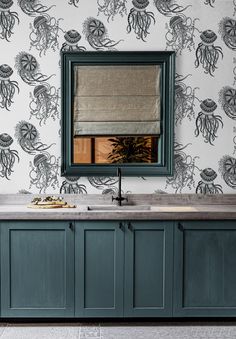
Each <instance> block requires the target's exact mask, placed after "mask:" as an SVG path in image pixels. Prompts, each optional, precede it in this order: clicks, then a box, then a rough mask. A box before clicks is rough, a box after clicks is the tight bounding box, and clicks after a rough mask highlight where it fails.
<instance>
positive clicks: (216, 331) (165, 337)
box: [101, 324, 236, 339]
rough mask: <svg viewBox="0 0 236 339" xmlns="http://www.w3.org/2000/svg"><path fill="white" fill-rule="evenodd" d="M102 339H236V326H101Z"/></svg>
mask: <svg viewBox="0 0 236 339" xmlns="http://www.w3.org/2000/svg"><path fill="white" fill-rule="evenodd" d="M101 339H236V324H234V326H228V325H221V326H214V325H211V324H209V325H208V326H206V325H204V326H200V325H199V326H196V325H187V326H186V325H183V326H181V325H176V326H173V325H157V326H153V325H151V326H148V325H146V326H145V325H141V326H140V325H135V324H132V325H122V324H121V325H115V324H114V325H104V324H102V325H101Z"/></svg>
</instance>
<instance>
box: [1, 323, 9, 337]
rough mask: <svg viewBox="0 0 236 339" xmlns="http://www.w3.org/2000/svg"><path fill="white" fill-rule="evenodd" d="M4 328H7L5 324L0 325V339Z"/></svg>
mask: <svg viewBox="0 0 236 339" xmlns="http://www.w3.org/2000/svg"><path fill="white" fill-rule="evenodd" d="M6 327H7V324H6V323H0V337H1V335H2V334H3V332H4V330H5V328H6Z"/></svg>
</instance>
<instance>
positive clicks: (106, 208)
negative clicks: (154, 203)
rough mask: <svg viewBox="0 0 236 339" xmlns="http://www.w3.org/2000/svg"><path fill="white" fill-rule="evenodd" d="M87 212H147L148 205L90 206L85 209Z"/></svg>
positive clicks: (149, 208)
mask: <svg viewBox="0 0 236 339" xmlns="http://www.w3.org/2000/svg"><path fill="white" fill-rule="evenodd" d="M87 209H88V211H149V210H151V206H148V205H123V206H117V205H91V206H88V207H87Z"/></svg>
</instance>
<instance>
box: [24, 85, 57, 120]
mask: <svg viewBox="0 0 236 339" xmlns="http://www.w3.org/2000/svg"><path fill="white" fill-rule="evenodd" d="M31 98H32V100H31V102H30V104H29V106H30V114H31V117H33V116H34V117H35V118H36V119H38V120H39V124H40V126H41V125H42V122H43V123H44V124H45V123H46V121H47V119H48V118H50V117H51V118H52V119H53V120H56V118H58V119H59V89H58V90H56V88H55V87H54V86H52V87H51V86H49V85H48V84H46V83H45V84H42V85H38V86H36V87H35V89H34V92H33V96H32V95H31Z"/></svg>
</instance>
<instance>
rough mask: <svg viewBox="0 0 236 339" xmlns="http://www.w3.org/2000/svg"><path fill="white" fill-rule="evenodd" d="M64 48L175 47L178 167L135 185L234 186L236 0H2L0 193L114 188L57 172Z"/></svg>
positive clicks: (132, 185)
mask: <svg viewBox="0 0 236 339" xmlns="http://www.w3.org/2000/svg"><path fill="white" fill-rule="evenodd" d="M60 50H65V51H85V50H91V51H108V50H118V51H119V50H120V51H125V50H133V51H142V50H146V51H154V50H175V51H176V54H177V65H176V85H175V90H176V102H175V174H174V176H173V177H167V178H148V177H146V178H143V177H136V178H124V180H123V190H124V192H129V193H197V194H216V193H217V194H222V193H236V0H149V1H148V0H57V1H56V0H47V1H46V0H0V193H19V192H20V193H50V194H51V193H71V194H86V193H101V194H114V193H116V191H117V178H108V177H90V178H86V177H82V178H62V177H60V160H61V159H60Z"/></svg>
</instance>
